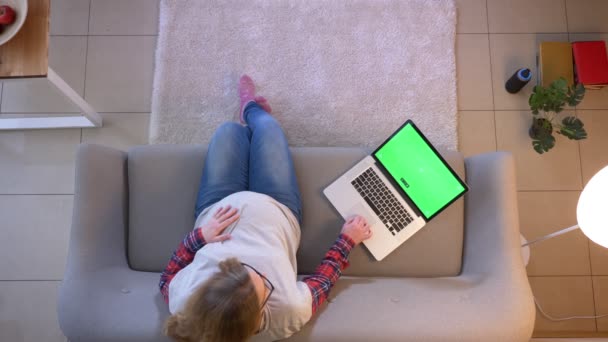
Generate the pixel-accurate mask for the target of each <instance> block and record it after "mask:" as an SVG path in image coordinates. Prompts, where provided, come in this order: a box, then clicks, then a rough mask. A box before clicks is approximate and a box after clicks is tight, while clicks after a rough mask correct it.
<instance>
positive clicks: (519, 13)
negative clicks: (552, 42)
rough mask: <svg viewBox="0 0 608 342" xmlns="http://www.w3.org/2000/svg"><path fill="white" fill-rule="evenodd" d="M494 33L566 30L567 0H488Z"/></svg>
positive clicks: (489, 18) (490, 20)
mask: <svg viewBox="0 0 608 342" xmlns="http://www.w3.org/2000/svg"><path fill="white" fill-rule="evenodd" d="M488 23H489V26H490V32H491V33H531V32H567V31H568V30H567V27H566V8H565V2H564V0H534V1H529V0H510V1H504V0H488Z"/></svg>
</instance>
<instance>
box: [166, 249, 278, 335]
mask: <svg viewBox="0 0 608 342" xmlns="http://www.w3.org/2000/svg"><path fill="white" fill-rule="evenodd" d="M219 267H220V271H219V272H217V273H215V274H214V275H213V276H212V277H211V278H209V279H208V280H207V281H206V282H205V283H204V284H203V285H202V286H201V287H199V288H198V289H197V290H196V291H195V292H194V293H193V294H192V295H191V296H190V298H189V299H188V302H187V303H186V306H185V307H184V309H183V310H182V311H181V312H179V313H176V314H175V315H173V316H171V317H169V319H168V320H167V322H166V323H165V333H166V334H167V336H169V337H171V338H173V339H174V340H176V341H180V342H181V341H184V342H186V341H188V342H195V341H196V342H201V341H229V342H232V341H245V340H247V339H248V338H249V337H251V336H253V335H254V334H255V333H256V332H257V331H258V329H259V327H260V324H261V319H262V308H261V305H262V303H263V301H264V300H265V299H266V296H265V294H266V292H267V291H266V290H265V285H264V281H263V279H262V278H261V277H260V276H259V275H258V274H257V273H256V272H255V271H253V270H252V269H250V268H249V267H245V266H243V265H242V264H241V263H240V262H239V261H238V260H237V259H236V258H230V259H226V260H224V261H222V262H221V263H220V264H219Z"/></svg>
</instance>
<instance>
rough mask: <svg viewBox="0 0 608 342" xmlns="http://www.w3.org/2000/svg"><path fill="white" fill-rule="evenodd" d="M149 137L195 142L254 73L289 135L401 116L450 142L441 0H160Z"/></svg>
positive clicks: (378, 138) (446, 13) (227, 116)
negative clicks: (244, 77)
mask: <svg viewBox="0 0 608 342" xmlns="http://www.w3.org/2000/svg"><path fill="white" fill-rule="evenodd" d="M160 4H161V7H160V30H159V32H160V33H159V37H158V45H157V51H156V71H155V77H154V94H153V104H152V119H151V122H150V142H151V143H206V142H208V141H209V139H210V137H211V135H212V134H213V131H214V130H215V129H216V128H217V126H218V125H219V124H221V123H222V122H224V121H226V120H235V119H236V118H237V112H238V109H239V101H238V96H237V82H238V79H239V76H240V75H241V74H243V73H247V74H249V75H250V76H251V77H252V78H253V80H254V81H255V82H256V84H257V86H258V87H257V90H258V94H260V95H263V96H265V97H266V98H267V99H268V101H269V103H270V104H271V106H272V108H273V115H274V116H275V117H276V118H277V120H278V121H279V122H280V123H281V124H282V126H283V128H284V130H285V131H286V134H287V137H288V139H289V142H290V144H291V145H293V146H368V147H373V146H376V145H378V144H379V143H381V142H382V141H384V139H386V138H387V137H388V136H389V135H390V134H391V133H392V132H393V131H394V130H395V129H396V128H398V127H399V126H400V125H401V124H402V123H403V122H405V120H407V119H412V120H414V122H415V123H416V124H417V125H418V126H419V127H420V128H421V130H422V131H423V132H424V133H425V134H426V135H427V137H428V138H429V139H430V140H431V141H432V142H433V143H434V144H435V145H436V146H438V147H444V148H448V149H452V150H455V149H456V148H457V108H456V67H455V55H454V45H455V31H456V8H455V5H454V2H453V0H225V1H199V0H161V2H160Z"/></svg>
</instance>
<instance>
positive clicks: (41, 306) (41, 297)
mask: <svg viewBox="0 0 608 342" xmlns="http://www.w3.org/2000/svg"><path fill="white" fill-rule="evenodd" d="M58 288H59V282H58V281H0V303H2V305H0V341H7V342H8V341H11V342H32V341H44V342H63V341H65V336H63V334H62V333H61V330H60V329H59V323H58V321H57V312H56V310H57V293H58Z"/></svg>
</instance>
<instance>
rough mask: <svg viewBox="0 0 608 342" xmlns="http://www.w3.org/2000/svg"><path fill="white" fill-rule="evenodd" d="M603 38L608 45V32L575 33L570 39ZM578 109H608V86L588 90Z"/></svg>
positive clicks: (573, 40)
mask: <svg viewBox="0 0 608 342" xmlns="http://www.w3.org/2000/svg"><path fill="white" fill-rule="evenodd" d="M585 40H603V41H605V42H606V44H607V45H608V33H573V34H570V41H572V42H576V41H585ZM577 109H608V87H604V88H603V89H601V90H587V92H586V93H585V98H584V99H583V102H581V103H580V104H579V105H578V106H577Z"/></svg>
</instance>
